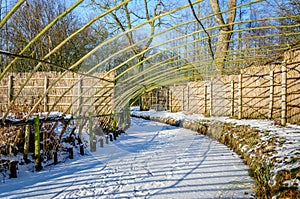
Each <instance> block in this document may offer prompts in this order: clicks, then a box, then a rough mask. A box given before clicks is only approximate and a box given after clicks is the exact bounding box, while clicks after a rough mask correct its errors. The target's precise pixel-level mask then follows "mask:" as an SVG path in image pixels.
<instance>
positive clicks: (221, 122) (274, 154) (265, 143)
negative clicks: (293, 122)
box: [131, 111, 300, 199]
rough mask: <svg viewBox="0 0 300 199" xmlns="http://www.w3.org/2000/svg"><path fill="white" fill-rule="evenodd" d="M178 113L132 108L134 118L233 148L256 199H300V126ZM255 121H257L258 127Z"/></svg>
mask: <svg viewBox="0 0 300 199" xmlns="http://www.w3.org/2000/svg"><path fill="white" fill-rule="evenodd" d="M179 114H181V115H180V116H179V115H178V113H168V112H165V111H163V112H153V111H131V116H132V117H139V118H143V119H147V120H153V121H157V122H161V123H166V124H169V125H172V126H178V127H182V128H186V129H190V130H193V131H196V132H198V133H199V134H202V135H206V136H209V137H211V138H213V139H215V140H218V141H219V142H220V143H222V144H225V145H226V146H228V147H229V148H231V149H232V150H233V151H234V152H236V153H237V154H239V155H240V156H241V158H242V159H243V161H244V162H245V164H247V165H248V166H249V168H250V169H249V175H250V176H252V177H253V178H254V180H255V192H256V197H257V198H266V199H267V198H272V199H275V198H286V199H287V198H291V199H294V198H295V199H298V198H300V127H299V128H298V127H297V126H291V127H290V128H289V129H288V128H282V127H279V126H275V125H274V124H273V126H272V125H270V122H271V121H260V122H261V123H260V122H259V120H255V121H254V122H253V121H252V123H251V122H250V124H247V122H245V121H244V122H238V120H231V119H229V121H226V120H225V118H205V117H203V116H200V118H199V117H197V116H195V115H194V116H192V117H190V118H189V117H185V116H184V114H182V113H179ZM198 116H199V115H198ZM253 123H257V125H256V127H255V125H253ZM266 126H267V128H266Z"/></svg>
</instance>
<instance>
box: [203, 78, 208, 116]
mask: <svg viewBox="0 0 300 199" xmlns="http://www.w3.org/2000/svg"><path fill="white" fill-rule="evenodd" d="M206 113H207V84H206V82H205V84H204V115H206Z"/></svg>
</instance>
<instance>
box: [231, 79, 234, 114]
mask: <svg viewBox="0 0 300 199" xmlns="http://www.w3.org/2000/svg"><path fill="white" fill-rule="evenodd" d="M231 117H234V80H231Z"/></svg>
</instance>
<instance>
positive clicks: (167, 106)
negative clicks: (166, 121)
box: [166, 88, 170, 110]
mask: <svg viewBox="0 0 300 199" xmlns="http://www.w3.org/2000/svg"><path fill="white" fill-rule="evenodd" d="M169 90H170V89H169V88H167V92H166V95H167V96H166V110H169V109H170V106H169V92H170V91H169Z"/></svg>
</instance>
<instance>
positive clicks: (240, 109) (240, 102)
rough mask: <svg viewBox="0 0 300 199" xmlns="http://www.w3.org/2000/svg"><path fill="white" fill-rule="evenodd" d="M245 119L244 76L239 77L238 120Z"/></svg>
mask: <svg viewBox="0 0 300 199" xmlns="http://www.w3.org/2000/svg"><path fill="white" fill-rule="evenodd" d="M242 118H243V75H242V74H240V75H239V115H238V119H239V120H241V119H242Z"/></svg>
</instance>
